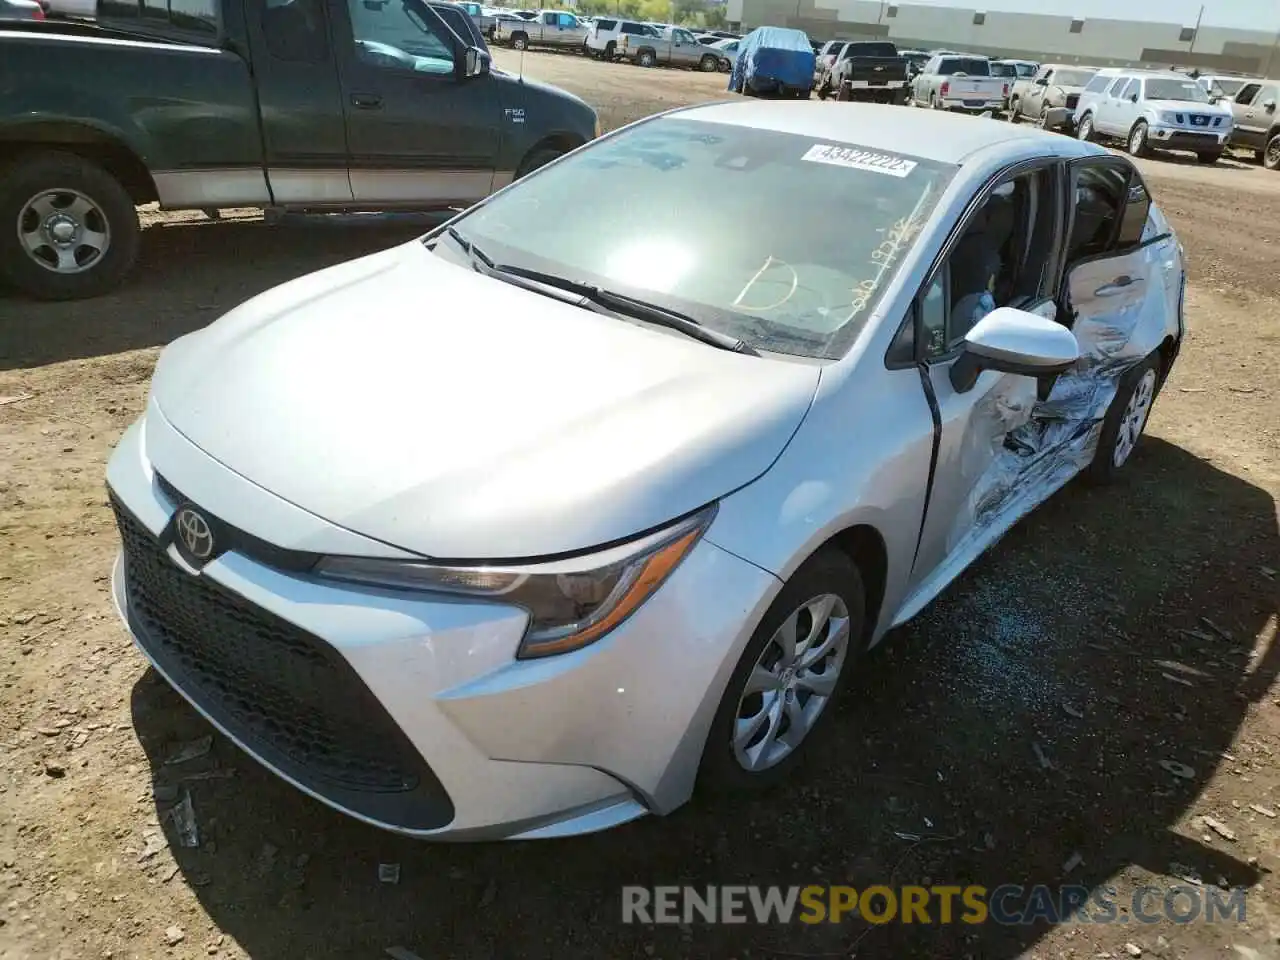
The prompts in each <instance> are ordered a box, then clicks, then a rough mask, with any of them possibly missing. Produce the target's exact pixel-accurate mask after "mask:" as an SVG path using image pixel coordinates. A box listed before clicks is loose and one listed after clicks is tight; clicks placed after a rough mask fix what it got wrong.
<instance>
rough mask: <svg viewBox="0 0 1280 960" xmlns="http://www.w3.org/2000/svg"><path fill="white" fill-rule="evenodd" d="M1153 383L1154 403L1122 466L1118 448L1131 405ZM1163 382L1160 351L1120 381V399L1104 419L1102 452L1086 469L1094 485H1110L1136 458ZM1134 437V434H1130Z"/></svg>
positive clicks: (1152, 394)
mask: <svg viewBox="0 0 1280 960" xmlns="http://www.w3.org/2000/svg"><path fill="white" fill-rule="evenodd" d="M1149 374H1150V375H1151V379H1150V380H1149V381H1148V384H1149V386H1150V389H1151V399H1150V403H1148V404H1147V407H1146V411H1145V412H1144V413H1143V415H1142V422H1141V423H1140V424H1138V427H1137V436H1136V437H1133V440H1132V445H1131V446H1130V447H1129V451H1128V452H1127V453H1125V454H1124V456H1123V458H1122V459H1121V461H1120V462H1119V463H1116V458H1117V446H1118V445H1119V443H1120V441H1121V427H1122V426H1124V425H1125V423H1126V419H1127V414H1129V412H1130V411H1129V401H1130V399H1131V398H1132V397H1133V396H1134V394H1135V392H1136V391H1138V390H1140V389H1142V388H1143V387H1144V386H1146V384H1144V380H1147V378H1148V375H1149ZM1160 381H1161V359H1160V353H1159V351H1156V352H1155V353H1152V354H1151V355H1149V356H1148V357H1147V358H1146V359H1145V360H1143V361H1142V362H1141V363H1139V364H1137V365H1136V366H1134V367H1133V368H1132V369H1130V370H1128V371H1126V372H1125V374H1124V376H1122V377H1121V378H1120V385H1119V387H1118V388H1117V389H1116V395H1115V396H1114V397H1113V398H1112V400H1111V406H1109V407H1108V408H1107V414H1106V416H1105V417H1103V419H1102V432H1101V433H1100V434H1099V435H1098V449H1097V450H1096V451H1095V452H1094V455H1093V462H1092V463H1090V464H1089V466H1088V467H1087V468H1086V469H1085V475H1086V476H1087V477H1088V479H1089V480H1090V481H1091V482H1093V483H1110V482H1111V481H1112V480H1114V479H1115V478H1116V476H1117V475H1118V474H1119V473H1120V471H1121V470H1122V469H1123V468H1124V466H1125V464H1127V463H1128V462H1129V459H1130V457H1131V455H1132V450H1133V447H1136V446H1137V444H1138V442H1139V439H1140V438H1141V435H1142V432H1143V431H1144V430H1145V429H1146V426H1147V418H1148V417H1149V416H1150V415H1151V405H1152V404H1154V403H1155V398H1156V395H1157V394H1158V393H1159V391H1160ZM1130 433H1132V430H1130Z"/></svg>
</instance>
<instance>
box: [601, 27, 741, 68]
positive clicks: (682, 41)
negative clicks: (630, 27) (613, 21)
mask: <svg viewBox="0 0 1280 960" xmlns="http://www.w3.org/2000/svg"><path fill="white" fill-rule="evenodd" d="M633 41H634V42H633ZM616 52H617V56H618V58H619V59H622V60H630V61H631V62H632V63H634V64H635V65H636V66H638V67H656V66H668V67H691V68H693V69H694V70H701V71H703V72H704V73H715V72H716V71H717V70H718V69H720V63H721V61H722V60H723V59H724V58H723V57H722V56H720V55H719V54H718V53H716V52H715V51H714V50H711V49H708V48H707V47H704V46H703V45H702V44H700V43H698V41H697V40H695V39H694V36H693V34H692V33H690V32H689V31H688V30H686V29H684V27H665V28H663V29H662V30H660V31H659V32H658V35H657V36H652V37H634V38H633V37H632V36H631V35H629V34H626V33H623V34H620V36H619V37H618V47H617V50H616Z"/></svg>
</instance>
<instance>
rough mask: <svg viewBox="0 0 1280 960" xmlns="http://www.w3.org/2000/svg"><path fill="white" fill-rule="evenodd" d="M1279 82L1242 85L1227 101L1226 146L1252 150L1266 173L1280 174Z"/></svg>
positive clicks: (1257, 81)
mask: <svg viewBox="0 0 1280 960" xmlns="http://www.w3.org/2000/svg"><path fill="white" fill-rule="evenodd" d="M1278 102H1280V80H1254V81H1250V82H1247V83H1245V84H1244V85H1243V86H1241V88H1240V89H1239V91H1237V93H1236V95H1235V98H1234V99H1233V100H1232V101H1231V113H1232V119H1233V125H1232V128H1231V136H1230V138H1229V139H1228V141H1227V142H1228V143H1229V144H1230V145H1231V146H1233V147H1240V148H1243V149H1245V150H1252V151H1253V155H1254V156H1255V157H1256V158H1257V159H1258V162H1259V163H1261V164H1262V165H1263V166H1264V167H1266V168H1267V169H1268V170H1280V114H1278V113H1277V110H1276V104H1277V103H1278Z"/></svg>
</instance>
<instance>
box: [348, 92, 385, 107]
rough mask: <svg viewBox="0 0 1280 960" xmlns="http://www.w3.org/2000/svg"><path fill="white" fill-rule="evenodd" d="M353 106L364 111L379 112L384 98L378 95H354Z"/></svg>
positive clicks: (352, 97)
mask: <svg viewBox="0 0 1280 960" xmlns="http://www.w3.org/2000/svg"><path fill="white" fill-rule="evenodd" d="M351 105H352V106H353V107H359V108H360V109H362V110H377V109H378V108H379V107H381V106H382V98H381V97H380V96H378V95H377V94H376V93H353V94H352V95H351Z"/></svg>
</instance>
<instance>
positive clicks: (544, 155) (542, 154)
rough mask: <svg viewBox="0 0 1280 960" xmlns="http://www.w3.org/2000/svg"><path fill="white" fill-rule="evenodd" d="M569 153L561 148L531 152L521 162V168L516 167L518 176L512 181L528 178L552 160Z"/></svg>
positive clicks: (537, 149)
mask: <svg viewBox="0 0 1280 960" xmlns="http://www.w3.org/2000/svg"><path fill="white" fill-rule="evenodd" d="M568 152H569V151H567V150H562V149H560V148H559V147H538V148H536V149H534V150H530V151H529V152H528V153H527V154H525V158H524V159H523V160H521V161H520V166H518V167H516V175H515V177H513V178H512V179H513V180H519V179H520V178H521V177H527V176H528V175H529V174H531V173H533V171H535V170H537V169H538V168H539V167H545V166H546V165H547V164H548V163H550V162H551V161H552V160H554V159H556V158H557V157H562V156H564V155H565V154H566V153H568Z"/></svg>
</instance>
